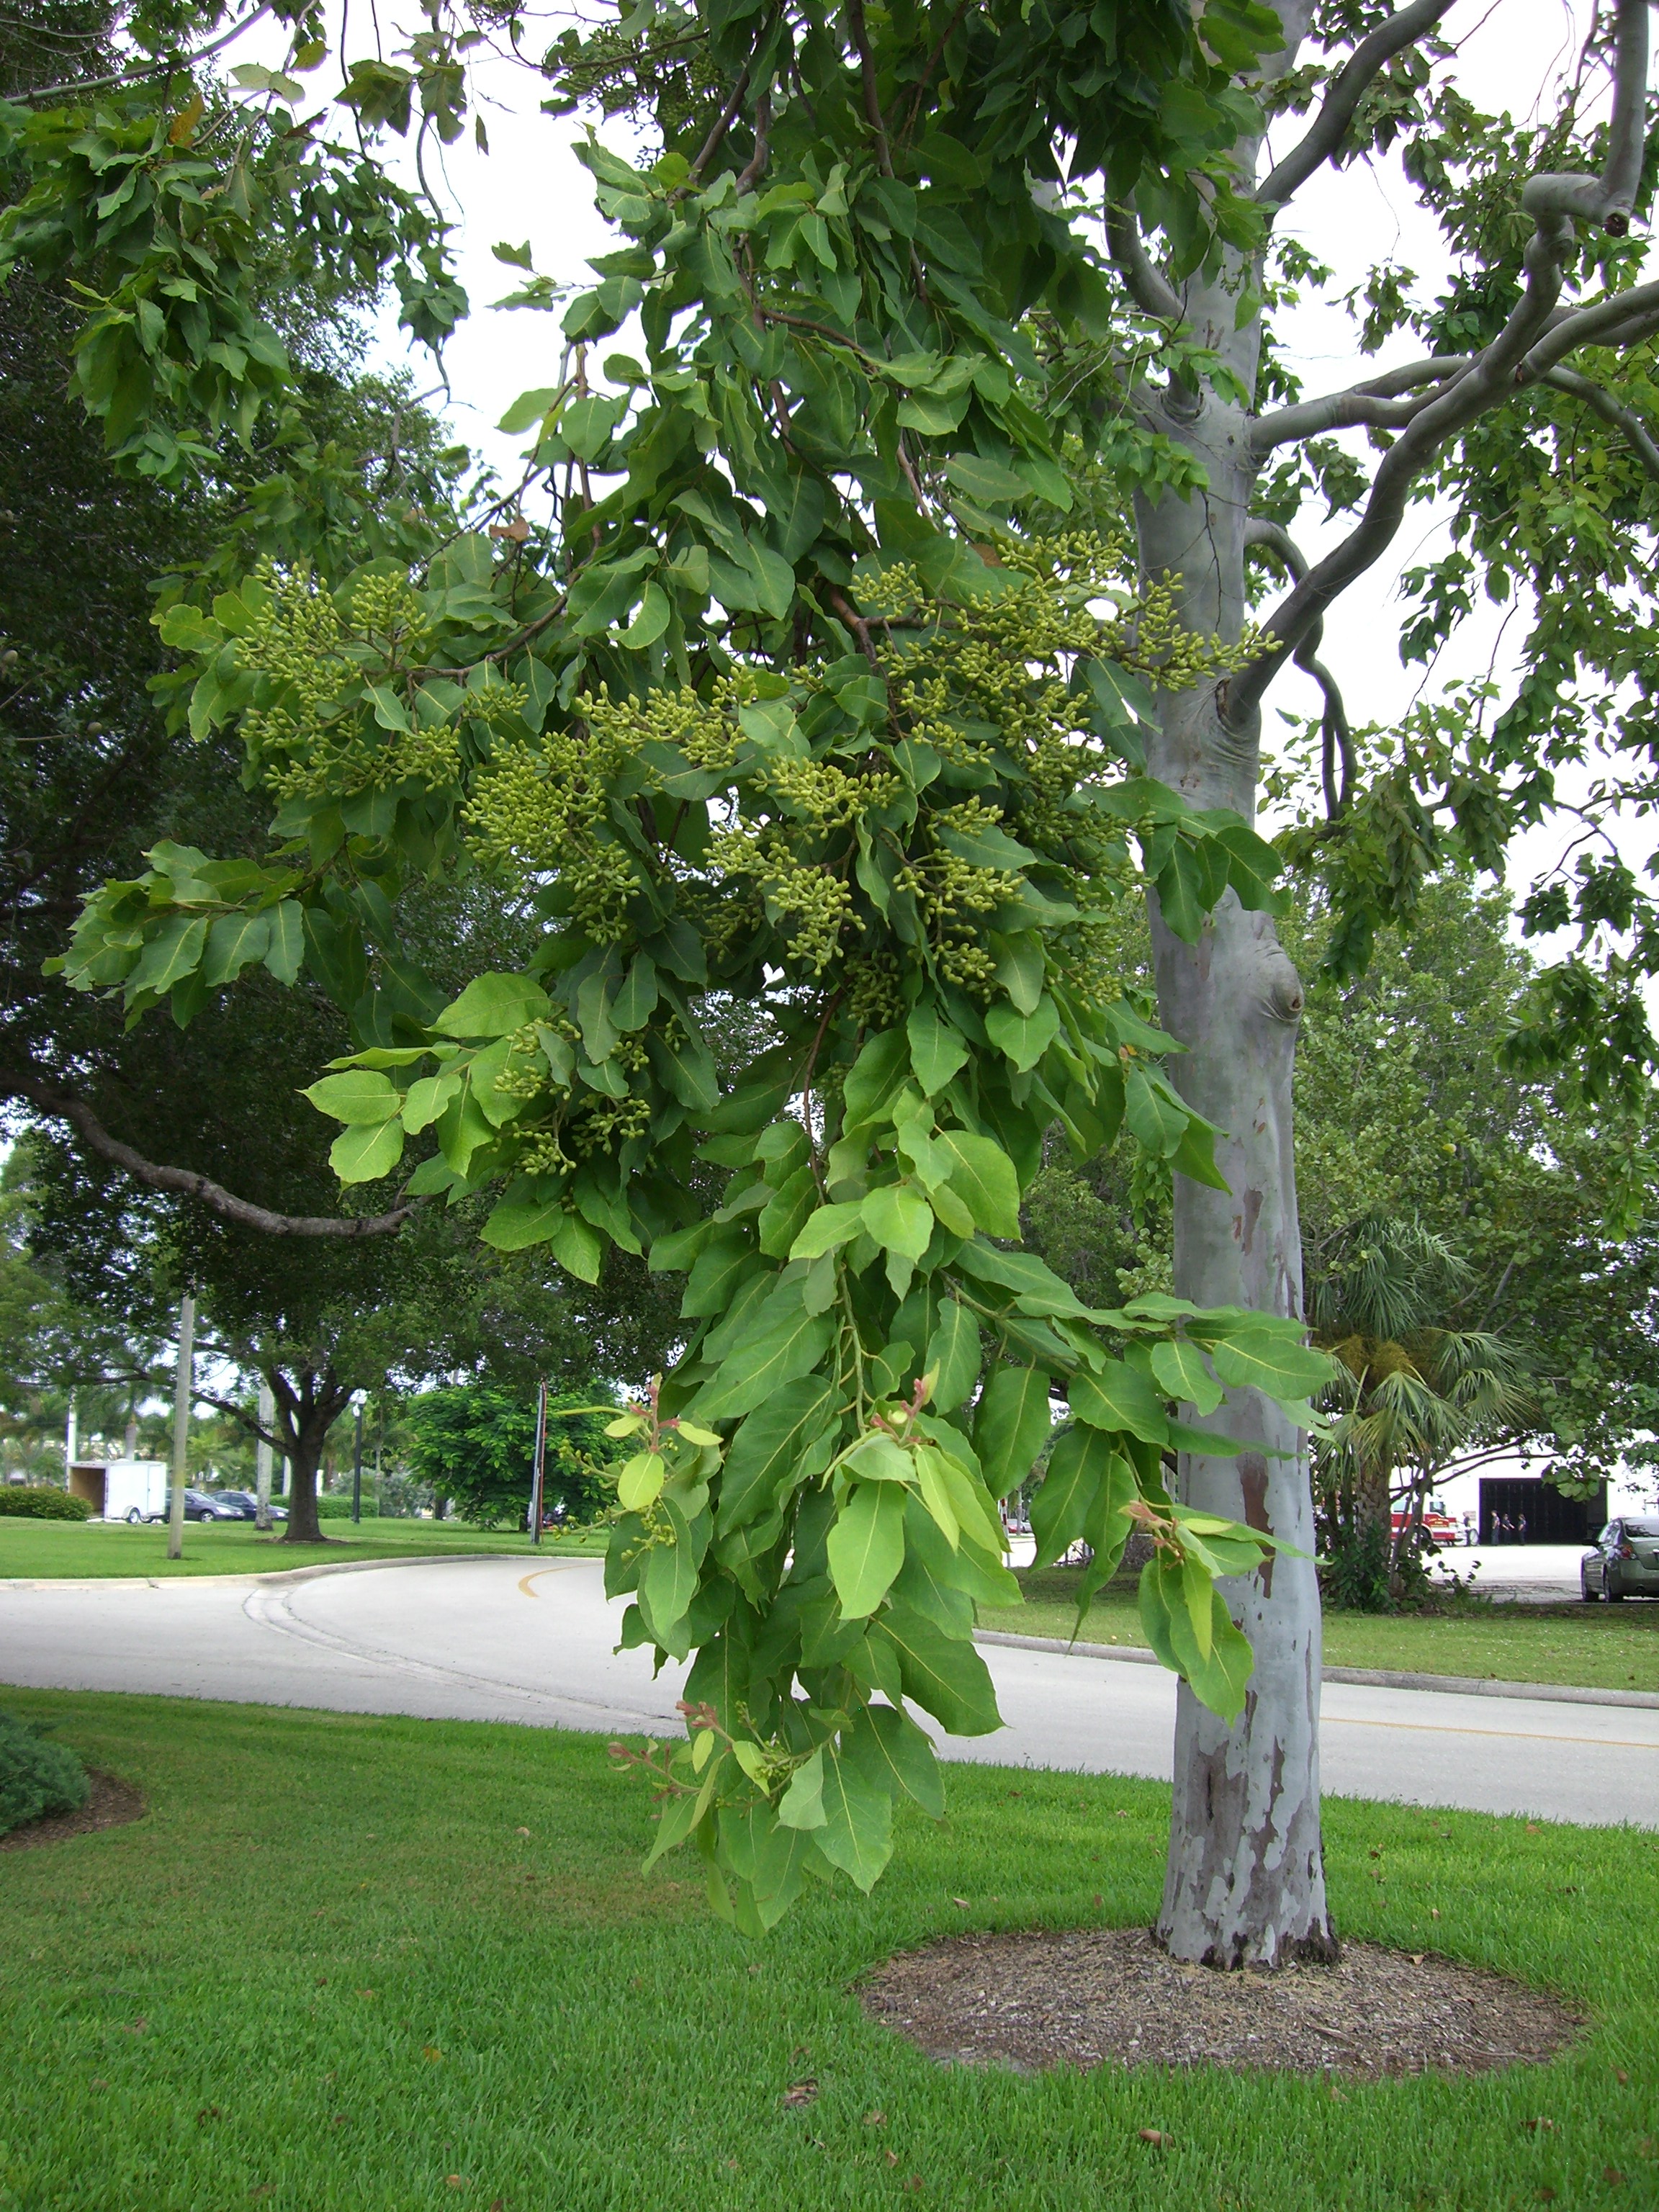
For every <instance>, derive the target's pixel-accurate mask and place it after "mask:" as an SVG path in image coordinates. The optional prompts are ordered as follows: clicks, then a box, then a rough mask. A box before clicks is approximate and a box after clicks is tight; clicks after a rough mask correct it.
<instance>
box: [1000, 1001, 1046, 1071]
mask: <svg viewBox="0 0 1659 2212" xmlns="http://www.w3.org/2000/svg"><path fill="white" fill-rule="evenodd" d="M985 1030H986V1034H987V1036H989V1038H990V1040H991V1042H992V1043H993V1044H994V1045H995V1047H996V1048H997V1050H998V1051H999V1052H1000V1053H1002V1054H1005V1056H1006V1058H1007V1059H1009V1060H1012V1062H1013V1064H1014V1066H1016V1067H1017V1068H1018V1069H1020V1070H1021V1072H1022V1073H1023V1072H1024V1070H1025V1069H1026V1068H1028V1067H1035V1066H1036V1064H1037V1062H1038V1060H1041V1059H1042V1055H1043V1054H1044V1053H1045V1052H1047V1051H1048V1048H1049V1046H1050V1045H1051V1044H1052V1043H1053V1042H1054V1039H1055V1038H1056V1037H1057V1036H1059V1035H1060V1010H1059V1008H1058V1007H1057V1006H1055V1004H1054V1000H1052V999H1051V998H1049V997H1048V996H1047V995H1046V994H1045V995H1044V997H1043V998H1042V1000H1041V1001H1040V1002H1039V1004H1038V1006H1037V1008H1036V1012H1035V1013H1030V1014H1022V1013H1021V1012H1019V1010H1018V1008H1017V1007H1015V1006H993V1007H992V1009H991V1011H990V1012H989V1013H988V1014H987V1015H986V1017H985Z"/></svg>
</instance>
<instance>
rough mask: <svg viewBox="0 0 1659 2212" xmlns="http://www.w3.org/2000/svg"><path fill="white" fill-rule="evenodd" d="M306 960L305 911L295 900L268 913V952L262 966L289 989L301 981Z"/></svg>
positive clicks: (285, 902) (285, 901)
mask: <svg viewBox="0 0 1659 2212" xmlns="http://www.w3.org/2000/svg"><path fill="white" fill-rule="evenodd" d="M305 957H306V929H305V909H304V908H303V907H302V906H301V904H300V902H299V901H298V900H297V899H284V900H283V902H282V903H281V904H280V905H279V906H275V907H273V908H271V910H270V951H268V952H267V953H266V954H265V966H266V967H267V968H268V969H270V972H271V974H272V975H274V976H275V977H276V981H278V982H279V983H286V984H288V985H289V986H290V987H291V986H292V985H294V984H295V983H297V982H298V981H299V980H300V965H301V962H302V961H303V960H304V958H305Z"/></svg>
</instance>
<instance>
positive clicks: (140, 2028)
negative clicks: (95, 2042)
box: [121, 2020, 149, 2035]
mask: <svg viewBox="0 0 1659 2212" xmlns="http://www.w3.org/2000/svg"><path fill="white" fill-rule="evenodd" d="M147 2027H149V2021H148V2020H135V2021H133V2023H132V2025H131V2027H123V2028H122V2030H121V2033H122V2034H123V2035H142V2034H143V2033H144V2030H145V2029H146V2028H147Z"/></svg>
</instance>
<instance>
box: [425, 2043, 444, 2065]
mask: <svg viewBox="0 0 1659 2212" xmlns="http://www.w3.org/2000/svg"><path fill="white" fill-rule="evenodd" d="M421 2056H422V2058H429V2059H430V2060H431V2061H432V2063H433V2064H434V2065H436V2064H437V2063H438V2061H439V2060H440V2059H441V2057H443V2053H442V2051H440V2050H439V2048H438V2046H437V2045H436V2044H435V2043H423V2044H422V2045H421Z"/></svg>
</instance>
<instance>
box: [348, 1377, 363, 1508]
mask: <svg viewBox="0 0 1659 2212" xmlns="http://www.w3.org/2000/svg"><path fill="white" fill-rule="evenodd" d="M351 1517H352V1519H353V1520H354V1521H361V1520H362V1517H363V1401H362V1394H361V1393H359V1395H358V1399H357V1426H356V1437H355V1439H354V1441H353V1443H352V1447H351Z"/></svg>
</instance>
